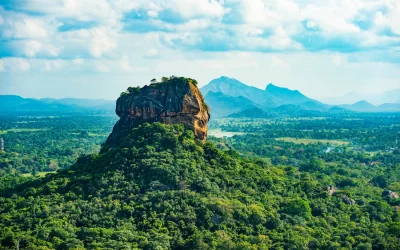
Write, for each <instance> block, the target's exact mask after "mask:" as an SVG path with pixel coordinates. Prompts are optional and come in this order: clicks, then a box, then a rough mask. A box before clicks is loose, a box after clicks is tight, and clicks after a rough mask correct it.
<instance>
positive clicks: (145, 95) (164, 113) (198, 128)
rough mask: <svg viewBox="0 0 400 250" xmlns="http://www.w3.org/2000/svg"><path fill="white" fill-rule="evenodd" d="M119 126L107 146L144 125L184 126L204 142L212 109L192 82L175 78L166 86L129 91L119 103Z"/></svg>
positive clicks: (191, 80)
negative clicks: (156, 123)
mask: <svg viewBox="0 0 400 250" xmlns="http://www.w3.org/2000/svg"><path fill="white" fill-rule="evenodd" d="M116 113H117V115H118V116H119V117H120V120H119V121H118V122H117V123H116V124H115V126H114V129H113V132H112V133H111V134H110V136H109V137H108V139H107V141H106V144H105V146H108V145H113V144H115V143H117V142H118V140H119V139H120V138H122V137H124V136H126V135H127V134H128V133H129V132H130V131H131V129H132V127H135V126H138V125H139V124H142V123H144V122H162V123H165V124H183V125H184V126H185V127H186V128H188V129H191V130H193V132H194V133H195V135H196V137H197V138H198V139H200V140H202V141H205V140H206V138H207V131H208V129H207V123H208V121H209V119H210V109H209V108H208V106H207V105H206V104H205V102H204V98H203V95H202V94H201V93H200V91H199V89H198V88H197V86H196V81H195V80H193V79H190V78H184V77H173V78H170V79H169V80H165V81H164V82H162V83H153V84H150V85H149V86H145V87H143V88H139V87H137V88H129V89H128V91H127V92H124V93H122V94H121V97H120V98H119V99H118V100H117V106H116Z"/></svg>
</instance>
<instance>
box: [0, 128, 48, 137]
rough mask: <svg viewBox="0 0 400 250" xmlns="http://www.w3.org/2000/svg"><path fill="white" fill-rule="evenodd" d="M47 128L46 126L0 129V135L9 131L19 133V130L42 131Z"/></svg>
mask: <svg viewBox="0 0 400 250" xmlns="http://www.w3.org/2000/svg"><path fill="white" fill-rule="evenodd" d="M44 130H48V129H46V128H12V129H7V130H0V135H3V134H7V133H9V132H14V133H21V132H39V131H44Z"/></svg>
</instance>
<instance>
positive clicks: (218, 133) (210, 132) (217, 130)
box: [208, 128, 245, 138]
mask: <svg viewBox="0 0 400 250" xmlns="http://www.w3.org/2000/svg"><path fill="white" fill-rule="evenodd" d="M244 134H245V133H243V132H228V131H222V130H221V129H220V128H214V129H210V130H208V135H209V136H214V137H217V138H223V137H232V136H234V135H244Z"/></svg>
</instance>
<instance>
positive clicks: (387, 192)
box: [382, 190, 399, 199]
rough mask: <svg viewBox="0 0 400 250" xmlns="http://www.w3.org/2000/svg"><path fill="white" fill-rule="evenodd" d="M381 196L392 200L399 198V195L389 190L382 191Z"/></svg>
mask: <svg viewBox="0 0 400 250" xmlns="http://www.w3.org/2000/svg"><path fill="white" fill-rule="evenodd" d="M382 196H389V197H390V198H393V199H398V198H399V195H398V194H397V193H395V192H393V191H390V190H385V191H383V192H382Z"/></svg>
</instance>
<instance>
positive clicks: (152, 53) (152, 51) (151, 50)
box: [146, 48, 158, 58]
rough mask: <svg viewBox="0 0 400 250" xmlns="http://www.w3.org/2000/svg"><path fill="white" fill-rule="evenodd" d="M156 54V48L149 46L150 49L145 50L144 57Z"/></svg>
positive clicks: (155, 55)
mask: <svg viewBox="0 0 400 250" xmlns="http://www.w3.org/2000/svg"><path fill="white" fill-rule="evenodd" d="M157 56H158V50H156V49H154V48H151V49H149V50H147V52H146V57H150V58H152V57H157Z"/></svg>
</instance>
